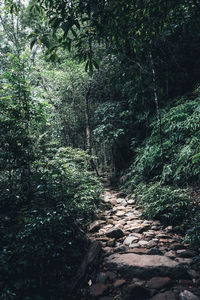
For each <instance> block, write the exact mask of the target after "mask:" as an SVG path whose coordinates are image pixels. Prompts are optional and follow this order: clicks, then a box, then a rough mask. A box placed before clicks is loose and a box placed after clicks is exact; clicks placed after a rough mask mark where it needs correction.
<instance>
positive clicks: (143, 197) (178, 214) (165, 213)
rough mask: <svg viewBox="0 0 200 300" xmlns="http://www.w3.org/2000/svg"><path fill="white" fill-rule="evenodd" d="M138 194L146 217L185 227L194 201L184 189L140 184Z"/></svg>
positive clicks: (158, 184) (157, 184)
mask: <svg viewBox="0 0 200 300" xmlns="http://www.w3.org/2000/svg"><path fill="white" fill-rule="evenodd" d="M136 194H137V197H138V199H139V204H140V205H141V206H142V208H143V209H144V216H145V217H147V218H149V219H158V220H160V221H161V222H163V223H164V224H166V225H173V226H178V227H179V228H183V229H184V228H185V226H186V220H187V219H188V218H190V215H191V209H192V203H191V200H190V198H189V196H188V195H187V194H186V193H185V192H184V191H183V190H180V189H176V190H174V189H173V188H172V187H167V186H162V185H161V184H160V183H155V184H152V185H151V186H150V187H148V186H146V185H140V186H139V187H138V188H137V190H136Z"/></svg>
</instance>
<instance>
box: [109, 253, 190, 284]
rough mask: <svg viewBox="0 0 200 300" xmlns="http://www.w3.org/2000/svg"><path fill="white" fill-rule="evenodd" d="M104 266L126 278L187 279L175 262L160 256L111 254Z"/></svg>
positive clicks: (182, 269)
mask: <svg viewBox="0 0 200 300" xmlns="http://www.w3.org/2000/svg"><path fill="white" fill-rule="evenodd" d="M104 263H105V265H106V266H107V267H109V268H111V269H114V270H117V271H118V272H120V273H121V274H122V275H124V277H127V278H133V277H137V278H152V277H158V276H160V277H168V276H169V277H172V278H187V276H188V274H187V272H186V269H185V268H184V267H183V266H182V265H181V264H179V263H178V262H176V261H173V260H171V259H170V258H168V257H165V256H160V255H139V254H135V253H125V254H112V255H110V256H109V257H107V258H105V261H104Z"/></svg>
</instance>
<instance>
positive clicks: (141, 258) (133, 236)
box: [82, 184, 200, 300]
mask: <svg viewBox="0 0 200 300" xmlns="http://www.w3.org/2000/svg"><path fill="white" fill-rule="evenodd" d="M103 207H104V209H102V211H101V213H100V214H99V215H97V216H96V220H95V221H94V222H93V223H92V224H91V225H90V227H89V236H90V239H92V240H96V241H99V242H100V243H101V245H102V250H103V251H102V255H101V259H100V262H99V266H98V268H97V269H98V270H97V271H96V272H95V273H93V274H92V275H91V276H90V278H89V280H88V288H86V290H85V296H84V297H83V298H82V299H87V300H93V299H98V300H115V299H117V300H146V299H152V300H175V299H179V300H198V299H200V288H199V283H200V277H199V273H200V268H199V267H200V265H199V264H198V262H197V261H196V260H195V257H196V253H195V252H194V251H193V250H191V249H189V246H188V245H187V244H184V243H183V237H182V236H180V235H178V234H177V233H176V232H174V231H173V228H172V226H167V227H166V226H163V225H162V224H161V223H160V222H159V221H152V220H144V219H143V218H142V213H141V211H140V210H139V209H138V208H137V205H136V203H135V199H130V198H129V197H126V198H123V197H122V196H121V195H120V192H118V191H116V190H113V189H112V188H111V187H110V186H109V185H108V184H107V185H105V192H104V195H103Z"/></svg>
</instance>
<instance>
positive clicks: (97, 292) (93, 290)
mask: <svg viewBox="0 0 200 300" xmlns="http://www.w3.org/2000/svg"><path fill="white" fill-rule="evenodd" d="M107 289H108V286H107V285H106V284H103V283H95V284H93V285H92V286H91V287H90V294H91V295H92V296H94V297H99V296H102V295H103V294H104V293H105V291H106V290H107Z"/></svg>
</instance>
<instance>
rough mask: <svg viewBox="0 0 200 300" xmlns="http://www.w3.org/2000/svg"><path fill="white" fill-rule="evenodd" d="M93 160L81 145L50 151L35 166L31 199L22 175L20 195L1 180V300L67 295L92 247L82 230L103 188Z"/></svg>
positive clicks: (17, 188) (33, 168) (64, 297)
mask: <svg viewBox="0 0 200 300" xmlns="http://www.w3.org/2000/svg"><path fill="white" fill-rule="evenodd" d="M88 159H89V156H88V155H87V154H86V153H85V152H84V151H81V150H78V149H71V148H59V149H58V150H55V149H54V150H51V151H50V150H49V151H48V152H47V153H46V155H45V157H44V158H43V159H40V160H39V161H35V162H34V163H33V165H32V166H31V174H32V175H31V185H32V194H31V195H29V197H28V198H27V199H24V197H23V196H24V194H23V191H21V186H20V185H19V183H17V182H18V181H19V178H18V174H17V173H16V176H15V178H13V182H14V181H15V183H16V186H15V194H13V195H9V194H7V195H5V186H4V185H3V184H1V191H0V192H1V195H2V196H3V197H2V199H1V202H0V206H1V211H2V212H3V214H2V215H1V227H0V231H1V246H2V247H1V251H0V264H1V275H2V278H3V279H4V281H3V282H1V283H0V288H1V292H0V298H1V299H20V300H21V299H55V298H57V297H58V298H59V299H66V297H67V295H68V294H67V293H68V292H69V287H70V282H71V280H72V278H73V276H74V275H75V272H76V271H77V269H78V266H79V265H80V262H81V261H82V258H83V255H84V253H85V252H86V251H87V247H88V244H87V241H86V239H85V236H84V234H83V231H82V230H81V228H84V226H86V225H87V224H88V222H89V220H91V218H92V216H93V214H94V210H95V208H96V205H97V204H98V199H99V194H100V192H101V185H100V183H99V181H98V180H97V179H96V178H95V177H94V175H93V173H91V172H90V171H88ZM1 175H2V178H3V174H1ZM1 183H2V180H1ZM7 190H8V189H7ZM22 197H23V198H22ZM13 205H15V209H13ZM80 222H81V226H80Z"/></svg>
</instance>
